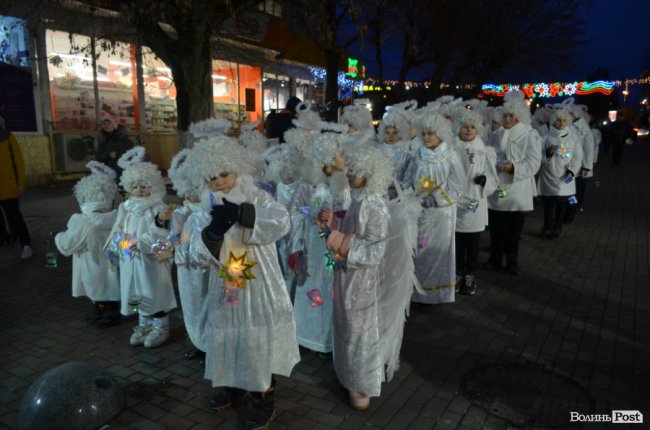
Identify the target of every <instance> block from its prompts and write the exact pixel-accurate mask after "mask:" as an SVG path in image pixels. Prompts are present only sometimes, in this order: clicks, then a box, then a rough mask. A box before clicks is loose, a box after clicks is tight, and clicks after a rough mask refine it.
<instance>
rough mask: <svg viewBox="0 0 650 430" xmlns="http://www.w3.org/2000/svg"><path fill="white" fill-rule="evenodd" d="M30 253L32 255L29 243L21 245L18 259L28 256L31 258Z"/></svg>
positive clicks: (25, 258) (24, 258)
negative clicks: (21, 248)
mask: <svg viewBox="0 0 650 430" xmlns="http://www.w3.org/2000/svg"><path fill="white" fill-rule="evenodd" d="M32 255H34V251H32V247H31V246H29V245H25V246H23V250H22V252H21V253H20V259H21V260H27V259H28V258H32Z"/></svg>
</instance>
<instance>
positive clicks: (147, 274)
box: [109, 196, 176, 316]
mask: <svg viewBox="0 0 650 430" xmlns="http://www.w3.org/2000/svg"><path fill="white" fill-rule="evenodd" d="M166 207H167V205H166V204H165V203H164V202H163V201H162V200H161V199H160V198H159V197H156V196H150V197H130V198H129V199H128V200H126V201H125V202H123V203H122V204H120V206H119V208H118V211H117V218H116V220H115V224H114V225H113V228H112V230H111V233H110V236H109V246H111V244H112V243H113V242H115V241H117V242H118V243H117V244H118V246H120V249H121V252H122V254H121V256H120V290H121V300H122V303H121V313H122V314H123V315H132V314H134V313H135V309H134V308H133V307H132V306H129V301H130V299H131V302H132V298H133V297H138V298H139V303H138V305H137V313H139V314H140V315H144V316H151V315H154V314H155V313H157V312H160V311H164V312H168V311H170V310H172V309H175V308H176V296H175V295H174V287H173V284H172V276H171V267H170V261H169V260H165V261H161V260H159V259H158V257H157V255H156V252H155V248H154V244H155V243H156V241H165V240H167V237H168V235H169V231H168V230H166V229H164V228H160V227H157V226H156V215H157V214H158V213H160V212H162V211H163V210H164V209H165V208H166ZM120 241H126V242H120ZM132 303H133V302H132Z"/></svg>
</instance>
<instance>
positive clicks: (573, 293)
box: [0, 141, 650, 430]
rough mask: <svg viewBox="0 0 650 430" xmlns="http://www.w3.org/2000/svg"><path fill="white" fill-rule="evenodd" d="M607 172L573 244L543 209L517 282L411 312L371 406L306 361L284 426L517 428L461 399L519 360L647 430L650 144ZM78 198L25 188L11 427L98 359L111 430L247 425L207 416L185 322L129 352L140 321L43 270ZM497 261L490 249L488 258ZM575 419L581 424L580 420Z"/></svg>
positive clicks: (599, 171) (5, 252)
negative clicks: (31, 404)
mask: <svg viewBox="0 0 650 430" xmlns="http://www.w3.org/2000/svg"><path fill="white" fill-rule="evenodd" d="M601 160H602V162H601V163H599V165H598V166H596V178H594V179H591V180H589V181H588V190H587V198H586V204H585V207H584V212H580V213H579V214H578V217H577V219H576V221H575V223H574V224H572V225H570V226H568V227H567V228H565V230H564V234H563V235H562V237H560V238H559V239H557V240H552V241H551V240H541V239H538V238H537V237H536V233H537V232H538V231H539V228H540V226H541V223H542V215H541V207H539V206H537V207H536V210H535V212H534V213H532V214H530V215H529V216H528V217H527V219H526V224H525V229H524V233H523V237H522V242H521V257H520V259H521V265H522V273H521V274H520V275H519V276H508V275H505V274H499V273H494V272H486V271H480V272H479V274H478V284H479V288H478V291H477V293H476V295H475V296H472V297H468V296H459V297H457V301H456V303H454V304H446V305H439V306H436V307H433V308H431V309H428V310H424V311H420V310H412V312H411V315H410V317H409V318H408V321H407V325H406V332H405V338H404V345H403V348H402V365H401V368H400V370H399V372H398V373H397V374H396V376H395V378H394V380H393V381H392V382H390V383H389V384H384V386H383V387H382V395H381V397H380V398H374V399H372V402H371V406H370V409H369V410H367V411H365V412H355V411H353V410H352V409H350V407H349V406H348V405H347V401H346V400H347V397H346V394H345V393H344V392H343V390H342V389H341V388H340V387H339V386H338V384H337V382H336V377H335V374H334V372H333V369H332V364H331V361H328V360H326V359H323V358H321V357H319V356H317V355H316V354H313V353H305V354H303V356H302V361H301V362H300V363H299V364H298V365H297V366H296V368H295V369H294V372H293V375H292V376H291V378H284V377H280V378H279V380H278V387H277V391H276V399H277V400H276V408H277V412H278V418H277V420H276V421H275V422H274V423H273V424H272V425H271V429H278V430H279V429H315V430H325V429H332V428H338V429H344V430H353V429H371V428H382V429H390V430H393V429H406V428H410V429H431V428H436V429H506V428H515V425H513V423H512V422H508V421H506V420H504V419H502V418H499V417H498V416H495V415H494V414H492V412H493V411H490V410H487V411H486V410H484V409H482V408H481V407H480V406H479V405H477V404H476V403H475V402H473V400H472V399H469V398H467V397H465V396H464V395H463V394H462V393H461V388H462V387H461V385H462V381H463V377H464V375H466V374H467V373H468V372H469V371H471V370H472V369H476V368H479V367H481V366H487V365H493V364H507V363H537V364H540V365H544V366H546V368H548V369H551V370H553V371H555V372H557V373H558V374H561V375H564V376H566V377H568V378H571V379H572V380H574V381H576V382H577V383H579V384H580V385H581V386H582V387H584V389H585V390H587V391H588V393H589V395H590V396H591V397H592V398H593V399H594V401H595V407H594V409H593V411H592V412H593V413H601V414H603V413H607V414H608V413H610V411H611V410H613V409H624V410H629V409H638V410H641V412H643V413H644V415H645V421H646V423H647V422H648V420H650V337H649V336H648V329H649V328H650V297H649V288H650V280H649V276H648V268H649V266H650V265H649V262H650V261H649V257H648V242H649V239H650V237H649V224H650V210H649V205H650V187H649V182H648V179H649V178H650V176H649V175H648V170H649V168H650V141H640V142H638V143H637V144H635V145H633V146H630V147H626V148H625V153H624V155H623V162H622V165H621V166H619V167H613V166H611V163H610V162H609V160H608V159H606V158H605V157H604V156H603V155H601ZM596 181H598V182H599V183H600V186H599V187H596ZM71 186H72V184H71V183H57V184H56V185H53V186H49V187H40V188H31V189H28V190H27V191H26V192H25V195H24V197H23V199H22V201H21V205H22V211H23V214H24V216H25V219H26V221H27V223H28V225H29V229H30V232H31V234H32V237H33V244H34V248H35V255H34V257H33V258H32V259H31V260H28V261H21V260H20V259H19V258H18V254H19V247H18V245H17V244H13V245H10V246H3V247H0V285H1V287H2V294H1V296H0V308H1V309H2V310H3V311H2V312H1V313H0V341H1V342H2V354H0V427H2V428H15V427H16V413H17V410H18V408H19V406H20V401H21V399H22V397H23V395H24V393H25V391H26V390H27V388H28V387H29V386H30V384H31V383H32V382H33V381H34V380H36V379H37V378H38V377H39V376H40V375H41V374H42V373H43V372H44V371H46V370H48V369H50V368H52V367H54V366H57V365H59V364H62V363H64V362H68V361H85V362H88V363H92V364H95V365H97V366H99V367H102V368H105V369H107V370H108V371H109V372H111V373H112V374H113V375H115V377H116V378H117V380H118V381H119V383H120V385H121V386H122V388H123V389H124V391H125V393H126V395H127V402H126V406H125V407H124V408H123V410H122V411H121V412H120V414H119V415H117V416H116V417H115V418H114V419H112V420H111V421H110V422H109V423H108V424H107V425H106V426H105V428H107V429H140V430H154V429H180V430H185V429H188V430H190V429H191V430H201V429H210V428H216V429H232V428H235V427H236V423H237V419H238V413H237V412H236V411H228V412H222V413H217V412H213V411H211V410H210V409H209V403H208V399H209V397H210V394H211V392H212V389H211V388H210V384H209V382H208V381H206V380H205V379H203V372H202V368H201V365H200V364H199V363H198V362H196V361H189V360H186V359H185V358H184V357H183V353H184V352H185V351H186V350H188V348H189V345H190V344H189V340H188V338H187V336H186V334H185V332H184V329H183V324H182V315H181V312H180V310H177V311H175V312H173V313H172V315H171V321H172V334H171V340H170V341H169V342H167V343H166V344H165V345H164V346H162V347H160V348H156V349H152V350H145V349H143V348H141V347H131V346H129V343H128V339H129V336H130V333H131V329H132V327H133V326H134V325H135V324H136V323H135V321H128V322H125V323H123V324H121V325H119V326H116V327H111V328H108V329H100V328H97V327H94V326H92V325H89V324H87V323H85V322H83V316H84V314H86V313H87V311H88V308H89V302H88V301H87V300H85V299H73V298H72V297H71V295H70V277H71V259H69V258H60V259H59V262H60V265H59V267H58V268H55V269H51V268H46V267H44V262H45V256H44V252H45V251H44V248H45V245H44V242H45V240H46V237H47V234H48V232H49V231H60V230H63V229H64V228H65V225H66V223H67V220H68V218H69V216H70V215H71V214H72V213H74V212H76V211H77V204H76V201H75V200H74V199H73V198H72V196H71ZM487 236H488V235H487V233H484V234H483V238H482V245H483V246H486V245H487V239H488V237H487ZM486 256H487V253H486V251H485V249H483V250H482V251H481V260H483V261H484V260H485V258H486ZM577 412H581V413H586V412H589V411H577ZM562 413H565V414H566V424H567V425H568V424H569V411H568V410H567V411H563V412H562ZM239 414H240V415H239V416H240V417H241V414H242V412H241V411H240V412H239ZM645 425H646V426H647V424H645ZM573 426H575V427H579V425H576V424H574V425H573ZM582 427H583V428H589V429H592V428H604V427H605V425H604V424H595V423H590V424H583V425H582ZM630 427H632V428H641V427H642V426H637V427H634V426H630ZM615 428H617V429H618V428H624V426H615ZM646 428H648V427H646Z"/></svg>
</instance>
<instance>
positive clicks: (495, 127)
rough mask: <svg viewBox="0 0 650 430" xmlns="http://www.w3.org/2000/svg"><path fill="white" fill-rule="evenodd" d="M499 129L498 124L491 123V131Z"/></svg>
mask: <svg viewBox="0 0 650 430" xmlns="http://www.w3.org/2000/svg"><path fill="white" fill-rule="evenodd" d="M499 127H501V124H500V123H498V122H496V121H492V131H496V130H497V129H498V128H499Z"/></svg>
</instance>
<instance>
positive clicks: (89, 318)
mask: <svg viewBox="0 0 650 430" xmlns="http://www.w3.org/2000/svg"><path fill="white" fill-rule="evenodd" d="M103 309H104V302H94V303H93V308H92V311H90V312H88V315H86V317H85V318H84V320H85V321H86V322H87V323H91V324H93V323H96V322H97V321H99V320H100V319H101V318H102V313H103Z"/></svg>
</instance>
